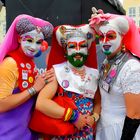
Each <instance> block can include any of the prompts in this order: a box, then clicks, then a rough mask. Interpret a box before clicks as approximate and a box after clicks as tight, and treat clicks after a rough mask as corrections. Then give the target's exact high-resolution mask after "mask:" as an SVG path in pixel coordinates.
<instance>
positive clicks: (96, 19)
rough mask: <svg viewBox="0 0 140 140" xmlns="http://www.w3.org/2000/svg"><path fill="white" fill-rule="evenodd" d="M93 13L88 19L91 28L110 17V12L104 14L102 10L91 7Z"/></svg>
mask: <svg viewBox="0 0 140 140" xmlns="http://www.w3.org/2000/svg"><path fill="white" fill-rule="evenodd" d="M92 12H93V14H92V15H91V18H90V19H89V21H90V22H89V25H90V26H91V27H92V28H95V26H97V25H99V24H101V23H102V22H104V21H107V20H108V19H109V18H110V16H111V15H110V14H104V12H103V10H101V9H98V10H97V9H96V8H95V7H92Z"/></svg>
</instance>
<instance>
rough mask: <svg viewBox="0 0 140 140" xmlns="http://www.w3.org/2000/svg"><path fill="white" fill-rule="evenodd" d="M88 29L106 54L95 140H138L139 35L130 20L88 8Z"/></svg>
mask: <svg viewBox="0 0 140 140" xmlns="http://www.w3.org/2000/svg"><path fill="white" fill-rule="evenodd" d="M92 10H93V14H92V16H91V19H90V22H89V24H90V26H91V28H93V29H94V30H95V31H96V32H97V33H98V35H99V44H100V46H101V48H102V51H103V53H104V54H105V55H106V58H105V60H104V61H103V64H102V67H101V70H100V80H99V87H100V93H101V108H102V110H101V115H100V120H99V122H98V126H97V133H96V140H139V139H140V127H139V124H140V109H139V106H140V78H139V77H140V62H139V58H140V34H139V30H138V28H137V27H136V25H135V22H134V21H133V19H131V18H130V17H127V16H122V15H115V14H109V13H108V14H104V13H103V11H102V10H98V11H97V10H96V9H95V8H93V9H92Z"/></svg>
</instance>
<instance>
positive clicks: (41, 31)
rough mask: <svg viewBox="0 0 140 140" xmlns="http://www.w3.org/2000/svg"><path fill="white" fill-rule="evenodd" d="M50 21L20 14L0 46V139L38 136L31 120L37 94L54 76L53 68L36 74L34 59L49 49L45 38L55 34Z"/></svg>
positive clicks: (28, 139)
mask: <svg viewBox="0 0 140 140" xmlns="http://www.w3.org/2000/svg"><path fill="white" fill-rule="evenodd" d="M52 31H53V26H52V24H51V23H49V22H47V21H44V20H42V19H39V18H35V17H32V16H29V15H19V16H17V17H16V18H15V20H14V21H13V23H12V24H11V26H10V28H9V30H8V31H7V34H6V36H5V38H4V41H3V43H2V44H1V46H0V140H6V139H7V140H35V139H37V136H36V135H35V134H34V133H33V132H31V131H30V129H29V128H28V123H29V120H30V117H31V114H32V110H33V106H34V103H35V99H36V96H35V95H36V94H38V92H39V91H40V90H41V89H42V88H43V87H44V86H45V81H46V79H47V82H50V81H52V80H53V71H52V70H50V71H48V72H46V73H43V74H42V75H39V74H37V69H36V66H35V63H34V61H33V58H34V57H38V56H40V55H41V53H42V51H44V50H46V49H47V46H43V45H42V44H43V42H44V41H45V40H44V39H45V38H47V37H49V36H50V35H51V34H52Z"/></svg>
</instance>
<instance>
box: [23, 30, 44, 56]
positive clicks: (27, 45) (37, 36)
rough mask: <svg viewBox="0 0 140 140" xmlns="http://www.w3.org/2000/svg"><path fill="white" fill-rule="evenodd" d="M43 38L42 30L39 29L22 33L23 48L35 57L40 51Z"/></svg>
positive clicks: (26, 52) (27, 53) (28, 54)
mask: <svg viewBox="0 0 140 140" xmlns="http://www.w3.org/2000/svg"><path fill="white" fill-rule="evenodd" d="M43 40H44V36H43V33H42V32H38V31H37V30H33V31H30V32H27V33H25V34H22V35H21V48H22V50H23V52H24V53H25V54H26V55H27V56H29V57H34V56H35V55H36V54H37V53H38V52H39V51H40V47H41V45H42V41H43Z"/></svg>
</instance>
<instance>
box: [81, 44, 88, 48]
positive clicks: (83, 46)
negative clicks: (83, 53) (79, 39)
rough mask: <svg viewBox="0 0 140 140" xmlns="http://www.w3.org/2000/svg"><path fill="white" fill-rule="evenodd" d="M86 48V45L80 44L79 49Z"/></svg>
mask: <svg viewBox="0 0 140 140" xmlns="http://www.w3.org/2000/svg"><path fill="white" fill-rule="evenodd" d="M87 46H88V45H87V44H81V45H80V48H87Z"/></svg>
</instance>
